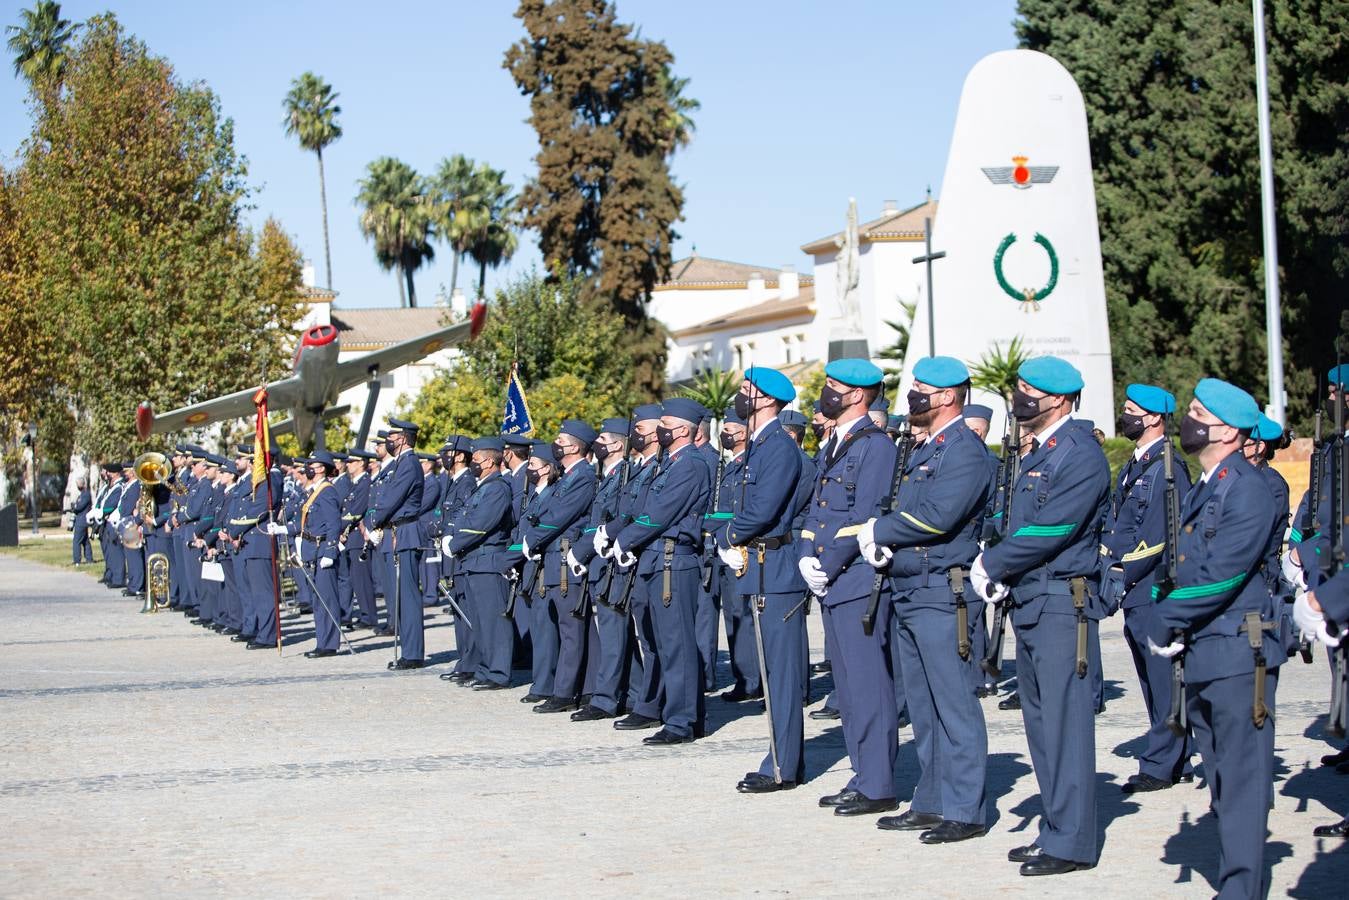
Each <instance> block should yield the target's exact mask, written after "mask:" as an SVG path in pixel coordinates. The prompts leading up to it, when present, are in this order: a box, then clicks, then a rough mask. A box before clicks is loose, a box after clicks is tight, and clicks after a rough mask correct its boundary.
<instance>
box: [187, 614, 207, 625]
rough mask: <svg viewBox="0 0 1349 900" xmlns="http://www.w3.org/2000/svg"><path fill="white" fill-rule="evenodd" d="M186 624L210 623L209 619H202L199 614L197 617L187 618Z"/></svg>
mask: <svg viewBox="0 0 1349 900" xmlns="http://www.w3.org/2000/svg"><path fill="white" fill-rule="evenodd" d="M188 624H189V625H210V624H211V623H210V620H208V619H203V618H201V617H200V616H198V617H197V618H195V619H189V620H188Z"/></svg>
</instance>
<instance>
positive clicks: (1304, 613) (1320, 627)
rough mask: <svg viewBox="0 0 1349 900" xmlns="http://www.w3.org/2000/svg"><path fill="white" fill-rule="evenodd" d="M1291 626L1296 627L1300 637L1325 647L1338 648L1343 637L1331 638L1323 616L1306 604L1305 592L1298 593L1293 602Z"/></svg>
mask: <svg viewBox="0 0 1349 900" xmlns="http://www.w3.org/2000/svg"><path fill="white" fill-rule="evenodd" d="M1293 624H1295V625H1297V628H1298V634H1299V635H1300V636H1301V637H1303V638H1306V639H1307V640H1314V641H1320V642H1321V643H1323V644H1325V645H1326V646H1327V647H1338V646H1339V645H1340V640H1341V639H1342V638H1343V637H1344V635H1343V633H1341V634H1338V635H1335V636H1334V637H1332V636H1331V634H1330V632H1329V631H1327V630H1326V617H1325V615H1324V614H1323V613H1319V612H1317V611H1316V610H1314V609H1312V607H1311V604H1310V603H1308V602H1307V592H1306V591H1298V592H1297V597H1296V598H1295V599H1294V600H1293Z"/></svg>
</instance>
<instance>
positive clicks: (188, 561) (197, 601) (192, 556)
mask: <svg viewBox="0 0 1349 900" xmlns="http://www.w3.org/2000/svg"><path fill="white" fill-rule="evenodd" d="M190 540H192V533H191V532H188V535H187V540H184V541H183V575H184V578H183V588H184V590H185V591H186V592H187V593H186V598H187V603H188V605H190V606H195V607H197V610H198V615H201V602H202V596H201V594H202V588H201V554H200V553H198V552H197V548H196V547H193V546H191V545H190V544H189V543H188V541H190Z"/></svg>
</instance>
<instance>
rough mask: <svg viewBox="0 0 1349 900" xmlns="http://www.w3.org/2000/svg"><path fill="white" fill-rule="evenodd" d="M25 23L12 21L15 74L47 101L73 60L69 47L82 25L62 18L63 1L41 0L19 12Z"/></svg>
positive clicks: (10, 45)
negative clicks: (20, 23)
mask: <svg viewBox="0 0 1349 900" xmlns="http://www.w3.org/2000/svg"><path fill="white" fill-rule="evenodd" d="M19 15H20V16H21V17H22V18H23V24H22V25H10V26H7V27H6V28H5V31H6V32H7V33H8V34H9V35H10V38H9V52H10V53H12V54H14V77H16V78H18V77H20V76H22V77H23V78H24V79H26V80H27V81H28V86H29V87H30V88H32V89H33V91H34V92H35V93H36V94H37V95H38V96H39V97H41V98H42V101H43V102H44V103H47V102H50V101H51V100H52V99H54V98H55V96H56V92H57V91H59V90H60V89H61V81H62V79H64V78H65V74H66V65H67V63H68V62H69V61H70V58H69V56H68V55H67V54H66V47H67V45H69V43H70V41H71V39H72V38H74V37H75V32H76V31H78V30H79V28H80V26H79V25H75V24H73V23H71V21H70V20H69V19H63V18H61V4H59V3H56V2H54V0H38V2H37V4H36V5H34V6H33V8H32V9H25V10H23V11H22V12H20V14H19Z"/></svg>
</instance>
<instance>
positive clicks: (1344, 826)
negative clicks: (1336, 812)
mask: <svg viewBox="0 0 1349 900" xmlns="http://www.w3.org/2000/svg"><path fill="white" fill-rule="evenodd" d="M1312 834H1314V835H1316V836H1317V837H1337V838H1344V837H1349V819H1341V820H1340V821H1338V822H1336V823H1335V824H1334V825H1317V826H1316V827H1315V828H1313V829H1312Z"/></svg>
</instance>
